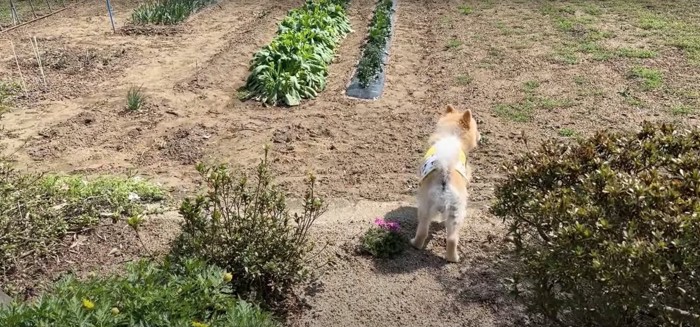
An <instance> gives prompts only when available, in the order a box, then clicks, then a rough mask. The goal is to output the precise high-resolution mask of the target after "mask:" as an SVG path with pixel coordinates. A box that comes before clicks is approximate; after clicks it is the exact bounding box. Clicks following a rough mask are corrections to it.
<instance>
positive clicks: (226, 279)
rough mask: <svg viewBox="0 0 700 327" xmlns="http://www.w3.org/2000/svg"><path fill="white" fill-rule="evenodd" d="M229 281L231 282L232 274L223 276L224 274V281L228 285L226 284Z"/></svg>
mask: <svg viewBox="0 0 700 327" xmlns="http://www.w3.org/2000/svg"><path fill="white" fill-rule="evenodd" d="M231 280H233V274H231V273H225V274H224V281H225V282H227V283H228V282H230V281H231Z"/></svg>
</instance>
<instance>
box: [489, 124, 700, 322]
mask: <svg viewBox="0 0 700 327" xmlns="http://www.w3.org/2000/svg"><path fill="white" fill-rule="evenodd" d="M508 171H509V173H508V176H507V178H506V179H505V181H504V182H502V183H501V184H500V185H499V186H498V187H497V190H496V198H497V200H496V202H495V204H494V206H493V207H492V211H493V213H494V214H496V215H497V216H499V217H502V218H503V219H504V220H505V221H506V222H507V224H508V226H509V235H510V237H511V238H512V241H513V243H514V245H515V249H516V252H517V253H518V254H519V257H520V258H521V269H520V270H519V271H518V273H517V274H516V276H515V282H516V283H515V285H514V286H516V289H515V290H517V291H519V292H520V293H521V294H522V295H523V296H525V297H526V299H527V301H528V302H527V303H528V304H529V307H530V309H531V310H532V312H533V313H534V314H536V315H538V316H540V317H545V318H547V319H548V320H550V321H552V322H556V323H558V325H562V326H698V324H700V299H699V298H698V297H699V296H700V275H699V272H700V251H698V249H700V131H699V130H697V129H693V130H682V129H678V128H677V127H674V126H672V125H652V124H650V123H645V124H644V125H643V128H642V130H641V131H640V132H638V133H636V134H633V133H609V132H599V133H597V134H596V135H595V136H594V137H592V138H590V139H586V140H580V141H578V143H577V144H575V145H573V146H569V145H565V144H557V143H555V142H548V143H546V144H544V145H543V146H542V147H541V148H540V149H539V150H538V151H536V152H533V153H530V154H527V155H526V156H525V157H524V158H522V159H520V160H518V161H516V162H515V164H514V165H512V166H509V167H508Z"/></svg>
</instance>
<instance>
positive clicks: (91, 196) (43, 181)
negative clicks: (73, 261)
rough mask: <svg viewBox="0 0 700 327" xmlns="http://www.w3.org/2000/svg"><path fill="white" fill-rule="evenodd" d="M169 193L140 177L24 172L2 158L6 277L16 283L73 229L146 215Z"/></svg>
mask: <svg viewBox="0 0 700 327" xmlns="http://www.w3.org/2000/svg"><path fill="white" fill-rule="evenodd" d="M164 197H165V193H164V192H163V190H162V189H160V188H159V187H158V186H156V185H153V184H151V183H149V182H146V181H142V180H137V179H134V178H120V177H98V178H94V179H91V180H86V179H84V178H82V177H79V176H58V175H37V174H30V173H22V172H18V171H16V170H15V169H14V167H13V166H12V165H11V164H9V163H7V162H5V161H2V160H0V282H2V284H3V286H7V285H8V283H9V284H12V276H13V275H14V274H15V273H17V272H21V271H23V270H24V268H26V265H27V264H31V263H33V262H34V261H35V260H39V259H41V258H44V257H46V256H47V255H49V254H52V253H57V252H58V251H59V250H60V249H61V247H60V243H61V241H62V238H63V236H64V235H65V234H66V233H67V232H69V231H73V232H80V231H83V230H86V229H89V228H91V227H93V226H95V225H96V224H97V223H98V222H99V221H100V220H101V219H105V218H107V219H111V220H118V219H122V218H126V217H130V216H137V215H140V214H142V213H143V212H144V210H145V208H144V204H145V203H148V202H156V201H160V200H162V199H163V198H164ZM8 278H9V279H8Z"/></svg>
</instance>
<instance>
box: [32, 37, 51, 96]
mask: <svg viewBox="0 0 700 327" xmlns="http://www.w3.org/2000/svg"><path fill="white" fill-rule="evenodd" d="M30 41H31V40H30ZM32 48H33V49H34V54H35V55H36V61H37V62H38V63H39V71H40V72H41V79H42V80H43V81H44V90H48V89H49V85H48V84H47V83H46V75H44V65H43V64H42V63H41V55H40V54H39V42H37V40H36V36H35V37H34V42H32Z"/></svg>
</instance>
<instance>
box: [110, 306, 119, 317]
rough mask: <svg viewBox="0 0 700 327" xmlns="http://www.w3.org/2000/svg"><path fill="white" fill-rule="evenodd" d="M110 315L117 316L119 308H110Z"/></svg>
mask: <svg viewBox="0 0 700 327" xmlns="http://www.w3.org/2000/svg"><path fill="white" fill-rule="evenodd" d="M112 314H113V315H115V316H116V315H118V314H119V308H117V307H114V308H112Z"/></svg>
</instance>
